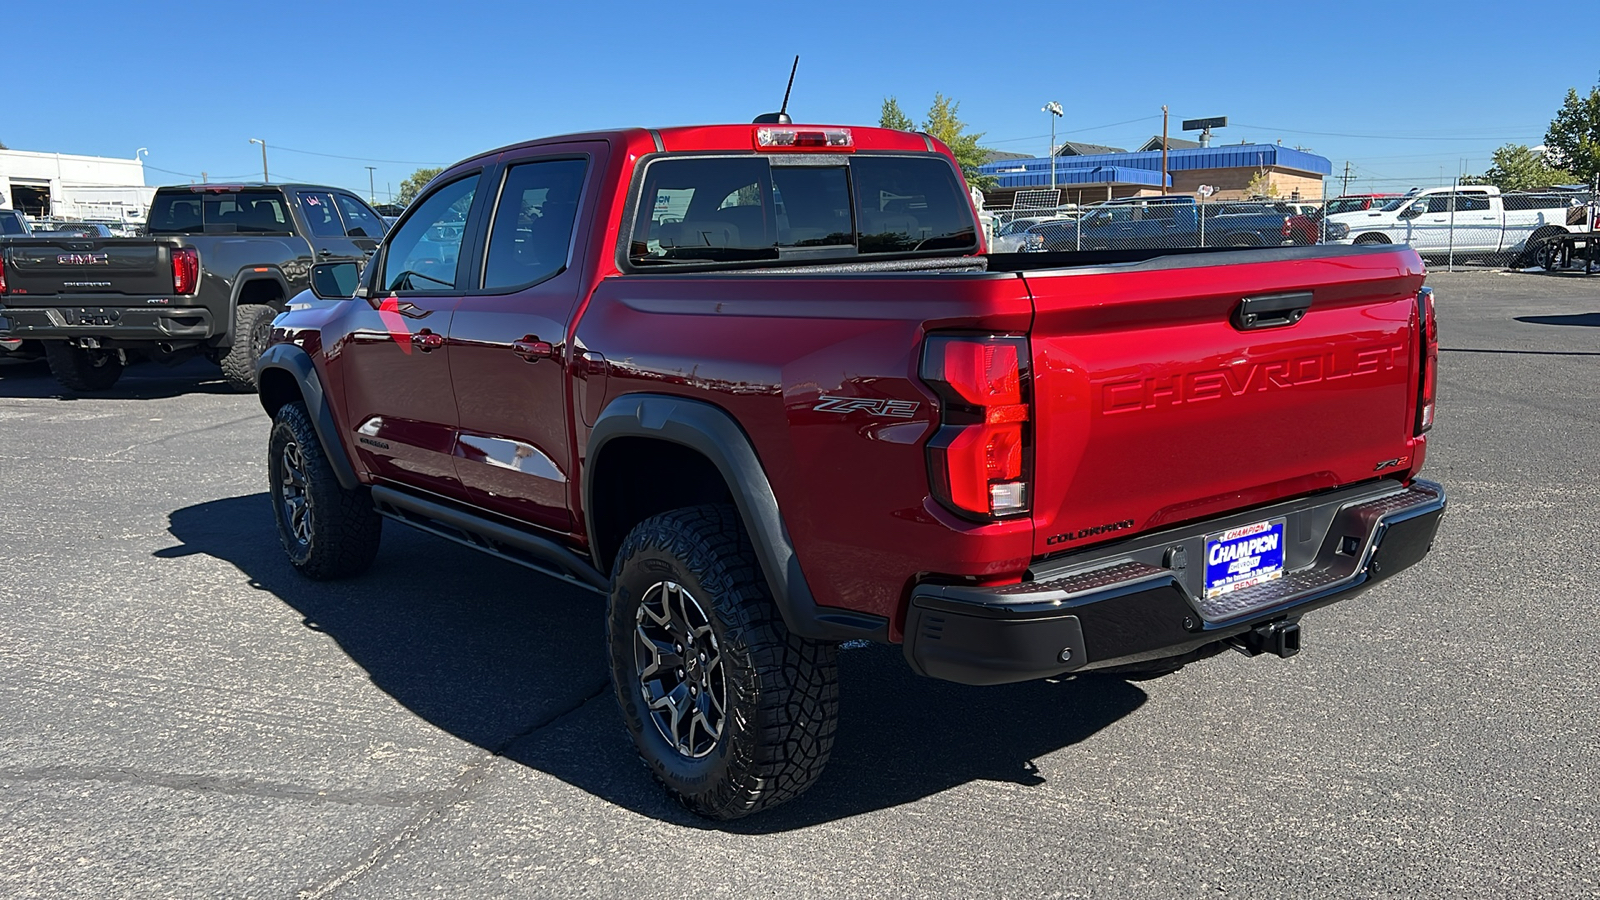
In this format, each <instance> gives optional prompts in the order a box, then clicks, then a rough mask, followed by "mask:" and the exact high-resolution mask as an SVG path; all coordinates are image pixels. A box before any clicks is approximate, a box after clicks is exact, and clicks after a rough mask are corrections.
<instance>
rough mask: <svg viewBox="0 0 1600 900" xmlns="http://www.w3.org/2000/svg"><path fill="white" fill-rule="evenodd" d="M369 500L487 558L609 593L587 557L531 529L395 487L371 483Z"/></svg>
mask: <svg viewBox="0 0 1600 900" xmlns="http://www.w3.org/2000/svg"><path fill="white" fill-rule="evenodd" d="M372 501H373V503H374V504H375V505H376V506H377V508H378V513H379V514H380V515H383V516H385V517H386V518H390V519H393V520H395V521H396V522H400V523H402V524H405V525H409V526H411V527H412V528H415V529H417V530H418V531H425V532H427V533H428V534H432V535H437V536H439V537H442V538H444V539H446V540H450V541H455V542H456V543H458V544H464V545H466V546H468V547H471V548H473V549H475V550H482V551H483V552H485V553H487V554H489V555H490V556H498V557H500V558H501V559H504V560H506V561H508V562H514V563H516V564H517V565H519V566H526V567H527V568H530V569H532V570H534V571H535V572H540V573H542V574H545V575H549V576H550V577H552V578H559V579H561V580H562V581H566V582H570V583H572V584H575V585H577V586H578V587H581V588H587V589H588V590H591V591H594V592H596V593H599V594H605V593H609V592H610V582H609V580H608V579H607V578H606V577H605V576H604V575H601V574H600V573H599V572H598V571H596V570H595V568H594V566H591V565H589V561H588V560H586V559H584V558H583V557H581V556H579V555H578V554H576V553H573V552H572V551H571V550H568V549H567V548H565V547H563V546H561V545H560V544H557V543H555V542H554V541H551V540H548V539H546V538H542V537H539V536H538V535H536V534H534V533H532V532H530V531H525V530H523V529H521V528H516V527H513V526H511V525H505V524H502V523H500V522H495V521H492V520H489V519H486V518H484V517H482V516H479V515H475V514H473V513H470V512H467V511H466V510H462V509H458V508H456V507H454V506H447V505H445V504H443V503H438V502H436V501H433V500H424V499H423V498H421V497H417V496H414V495H412V494H407V493H402V492H401V491H397V490H395V489H394V488H387V487H382V486H377V487H374V488H373V489H372Z"/></svg>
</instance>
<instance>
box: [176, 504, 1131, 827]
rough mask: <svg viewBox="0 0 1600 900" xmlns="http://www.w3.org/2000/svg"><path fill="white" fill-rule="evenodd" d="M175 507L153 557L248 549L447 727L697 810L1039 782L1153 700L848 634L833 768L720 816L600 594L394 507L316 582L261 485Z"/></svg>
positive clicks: (672, 817)
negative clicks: (657, 761)
mask: <svg viewBox="0 0 1600 900" xmlns="http://www.w3.org/2000/svg"><path fill="white" fill-rule="evenodd" d="M169 521H170V526H169V530H170V532H171V533H172V535H173V536H174V537H175V538H177V539H178V540H179V541H180V542H181V546H177V547H170V548H167V549H164V550H160V551H157V552H156V554H155V555H156V556H157V557H160V558H164V559H172V558H179V557H184V556H189V555H192V554H197V553H199V554H206V555H208V556H212V557H215V558H217V559H221V560H224V561H226V562H229V563H231V564H232V565H234V566H236V567H237V568H238V569H239V570H240V571H241V572H243V573H244V574H245V575H246V576H248V577H249V579H250V581H251V584H252V585H253V586H254V587H256V588H258V589H260V590H264V591H268V592H270V593H272V594H273V595H274V596H276V597H277V598H279V599H280V600H281V601H282V602H283V603H285V604H286V605H287V606H289V607H291V608H292V609H294V610H295V611H296V612H298V613H299V614H300V615H301V616H302V621H303V623H304V625H305V627H306V628H308V629H310V630H313V631H317V632H321V633H323V634H326V635H327V636H329V637H331V638H332V639H333V640H334V641H336V642H337V643H338V645H339V648H340V649H341V650H342V651H343V652H344V653H345V654H347V655H348V656H349V657H350V658H351V659H352V660H353V661H354V662H356V663H357V664H358V665H360V666H361V667H362V668H363V669H365V670H366V672H367V673H368V675H369V677H370V678H371V680H372V683H373V684H374V685H375V686H377V687H378V688H379V689H381V690H383V691H384V692H386V693H387V694H388V695H389V696H391V697H393V698H394V699H395V700H397V701H398V702H399V703H401V704H402V705H403V706H404V707H405V708H406V709H408V710H410V711H411V712H412V713H414V714H416V715H418V716H420V717H422V718H423V719H424V720H426V721H428V722H429V723H431V724H432V725H434V726H435V727H438V728H440V729H442V730H444V731H446V732H448V733H450V734H452V735H454V736H456V737H458V738H460V739H461V740H464V741H468V742H470V743H472V744H475V745H477V746H479V747H482V748H484V749H485V750H488V751H490V752H492V753H495V754H496V755H499V756H502V757H504V758H506V759H509V760H512V761H514V762H517V763H520V764H522V765H525V766H528V767H530V768H532V769H536V770H539V771H542V772H546V773H548V774H550V775H553V776H554V777H556V778H559V779H560V780H562V781H564V782H566V783H568V784H570V785H573V786H575V787H577V788H579V789H581V790H584V791H586V792H588V793H590V794H592V795H594V796H596V797H599V798H601V799H603V800H605V801H608V802H610V803H614V804H616V805H618V806H621V807H623V808H625V809H629V810H632V811H634V812H636V813H639V814H641V815H646V816H650V817H652V818H657V819H661V820H664V821H669V822H673V823H677V824H680V825H684V826H688V827H695V828H716V829H720V830H726V831H733V832H740V833H773V832H782V831H787V830H790V829H794V828H801V827H806V826H809V825H815V824H818V823H822V822H829V821H834V820H838V819H842V818H846V817H849V816H854V815H859V814H862V813H866V812H872V811H875V810H880V809H886V808H892V807H895V806H899V805H902V804H905V803H910V802H913V801H916V800H920V799H923V798H925V797H928V796H931V795H934V794H937V793H939V792H941V791H944V790H947V789H950V788H954V787H958V786H960V785H963V784H966V783H969V782H972V781H979V780H982V781H994V782H1005V783H1010V784H1015V785H1019V786H1023V787H1030V786H1038V785H1042V784H1044V783H1045V779H1044V777H1042V776H1041V774H1040V771H1039V769H1038V767H1037V766H1036V765H1035V763H1034V760H1036V759H1039V758H1041V757H1044V756H1047V755H1049V754H1051V753H1054V752H1055V751H1057V750H1060V749H1062V748H1064V747H1068V746H1071V745H1073V744H1076V743H1078V742H1080V741H1082V740H1084V739H1086V738H1088V737H1090V736H1091V735H1093V734H1095V733H1096V732H1098V731H1100V730H1101V729H1103V728H1105V727H1107V726H1108V725H1110V724H1112V723H1114V722H1116V721H1117V720H1119V719H1121V718H1122V717H1123V716H1126V715H1128V714H1129V713H1131V712H1133V711H1134V710H1136V709H1138V708H1139V707H1140V706H1141V705H1142V704H1143V703H1144V701H1145V699H1146V695H1145V693H1144V692H1143V691H1142V690H1140V689H1139V688H1138V687H1136V686H1134V685H1132V684H1129V683H1127V682H1125V681H1123V680H1121V679H1117V678H1111V677H1094V676H1085V677H1083V678H1079V679H1075V680H1069V681H1059V682H1045V681H1037V682H1029V683H1025V684H1017V685H1008V686H1001V687H989V688H977V687H967V686H963V685H957V684H950V683H947V682H942V681H935V680H932V679H926V678H921V677H919V676H917V675H915V674H913V673H912V672H911V671H910V669H909V668H908V667H907V666H906V664H905V661H904V660H903V659H902V658H901V657H900V654H899V648H898V647H883V646H869V647H865V648H861V649H847V650H844V651H842V652H841V655H840V670H841V671H840V678H841V695H842V697H841V717H840V724H839V731H838V735H837V738H836V740H835V744H834V750H833V757H832V759H831V761H830V762H829V764H828V768H827V770H826V771H825V772H824V773H823V775H822V778H821V780H820V781H819V782H818V783H817V784H816V786H815V787H813V788H812V790H811V791H810V792H809V793H807V794H806V795H805V796H803V797H801V798H800V799H799V800H797V801H794V802H792V803H789V804H787V805H785V806H782V807H780V808H778V809H776V810H773V811H772V812H770V813H767V814H764V815H760V816H756V817H754V818H752V819H746V820H740V821H735V822H724V823H715V822H710V821H708V820H704V819H701V818H698V817H696V816H694V815H692V814H690V813H689V812H687V811H686V810H684V809H683V808H681V807H679V806H678V805H677V804H675V803H673V802H672V801H671V800H670V799H668V797H667V796H666V795H665V793H664V792H663V791H662V790H661V788H660V787H659V786H658V785H656V784H655V783H654V782H653V781H652V780H651V777H650V775H649V774H648V772H646V770H645V769H644V767H643V766H642V765H641V764H640V763H639V762H638V760H637V757H636V755H635V753H634V750H633V745H632V743H631V741H630V740H629V739H628V736H627V734H626V732H625V731H624V729H623V726H622V723H621V719H620V716H619V715H618V714H617V711H616V704H615V701H614V700H613V699H612V693H611V687H610V685H609V683H608V675H607V670H606V663H605V658H604V646H603V633H604V632H603V621H604V600H603V598H601V597H599V596H598V595H595V594H591V593H588V592H585V591H581V590H578V589H576V588H573V587H570V586H568V585H566V584H563V583H561V582H559V581H556V580H554V579H549V578H545V577H543V576H540V575H538V574H536V573H533V572H530V571H528V570H525V569H521V568H519V567H517V566H514V565H512V564H510V563H506V562H502V561H500V560H495V559H489V558H485V557H483V556H481V555H479V554H478V553H477V552H476V551H473V550H470V549H467V548H464V547H459V546H456V545H454V544H451V543H449V542H447V541H443V540H440V539H437V538H432V537H429V536H426V535H421V534H417V533H413V532H411V531H409V530H408V529H406V528H404V527H400V526H396V525H394V524H393V523H388V524H387V526H386V528H385V530H384V547H383V550H382V552H381V553H380V554H379V557H378V562H377V565H376V566H375V567H374V569H373V571H372V572H370V573H368V574H367V575H364V576H362V577H360V578H356V579H352V580H349V581H342V582H334V583H314V582H311V581H308V580H306V579H304V578H302V577H301V576H300V575H298V574H297V573H295V572H294V570H293V569H292V568H290V566H289V564H288V562H287V561H286V560H285V559H284V556H283V552H282V550H281V549H280V548H279V546H278V540H277V534H276V532H275V530H274V527H273V523H272V510H271V507H270V505H269V500H268V498H267V495H266V494H265V493H261V494H252V495H249V496H242V497H230V498H227V499H223V500H214V501H210V502H206V503H201V504H197V505H195V506H190V507H186V508H184V509H179V510H177V511H175V512H173V513H171V515H170V517H169Z"/></svg>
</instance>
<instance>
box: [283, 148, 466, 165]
mask: <svg viewBox="0 0 1600 900" xmlns="http://www.w3.org/2000/svg"><path fill="white" fill-rule="evenodd" d="M272 149H274V150H287V151H288V152H290V153H303V154H305V155H307V156H325V157H327V158H328V159H348V160H352V161H355V162H376V163H392V164H394V165H400V166H437V165H442V163H440V162H438V161H437V160H420V159H374V158H372V157H370V156H341V155H339V154H337V153H318V152H317V151H315V150H296V149H295V148H293V147H285V146H283V145H282V144H273V145H272Z"/></svg>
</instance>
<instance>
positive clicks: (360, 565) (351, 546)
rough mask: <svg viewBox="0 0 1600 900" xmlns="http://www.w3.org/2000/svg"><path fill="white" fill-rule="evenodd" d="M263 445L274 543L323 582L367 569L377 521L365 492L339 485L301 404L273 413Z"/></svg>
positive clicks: (378, 535)
mask: <svg viewBox="0 0 1600 900" xmlns="http://www.w3.org/2000/svg"><path fill="white" fill-rule="evenodd" d="M267 447H268V449H267V477H268V480H269V483H270V488H269V490H270V493H271V496H272V512H273V515H274V517H275V518H276V519H277V522H278V541H279V543H281V544H283V549H284V552H285V553H287V554H288V555H289V562H290V563H291V564H292V565H293V566H294V567H295V569H296V570H298V571H299V572H300V574H302V575H305V576H306V577H308V578H314V579H317V580H318V581H324V580H328V579H333V578H346V577H349V576H351V575H359V574H361V573H362V572H364V571H366V570H367V569H369V568H371V566H372V561H373V559H375V558H376V557H377V555H378V543H379V541H380V540H381V539H382V537H383V518H382V517H381V516H379V515H378V513H377V510H376V509H374V507H373V505H372V496H371V494H369V493H368V492H367V490H366V489H365V488H357V489H355V490H348V489H346V488H344V487H343V486H341V485H340V484H339V480H338V479H337V478H336V477H335V476H334V474H333V465H332V464H331V463H329V462H328V455H327V453H326V452H325V451H324V450H323V448H322V442H321V441H320V440H318V439H317V432H316V429H315V428H313V427H312V425H311V415H310V414H309V413H308V412H306V408H305V404H303V403H301V402H300V401H298V400H297V401H295V402H293V403H286V404H284V406H283V408H281V409H279V410H278V414H277V416H276V417H275V418H274V419H273V423H272V437H271V438H270V439H269V440H268V442H267Z"/></svg>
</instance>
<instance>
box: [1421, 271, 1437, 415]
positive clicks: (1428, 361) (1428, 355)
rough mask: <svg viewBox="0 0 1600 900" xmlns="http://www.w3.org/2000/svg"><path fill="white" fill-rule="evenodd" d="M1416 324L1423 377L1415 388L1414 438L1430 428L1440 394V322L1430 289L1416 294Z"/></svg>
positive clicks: (1431, 289) (1424, 289)
mask: <svg viewBox="0 0 1600 900" xmlns="http://www.w3.org/2000/svg"><path fill="white" fill-rule="evenodd" d="M1417 324H1418V326H1419V327H1420V328H1421V331H1422V333H1421V335H1420V336H1419V337H1420V338H1421V340H1419V341H1418V342H1417V346H1418V349H1419V350H1420V351H1421V353H1422V374H1421V377H1420V378H1419V379H1418V385H1417V434H1418V435H1421V434H1424V433H1425V432H1427V430H1428V429H1430V428H1432V427H1433V406H1434V401H1435V399H1436V398H1437V397H1438V391H1439V321H1438V319H1437V318H1435V317H1434V312H1433V288H1423V289H1422V290H1420V291H1418V292H1417Z"/></svg>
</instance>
